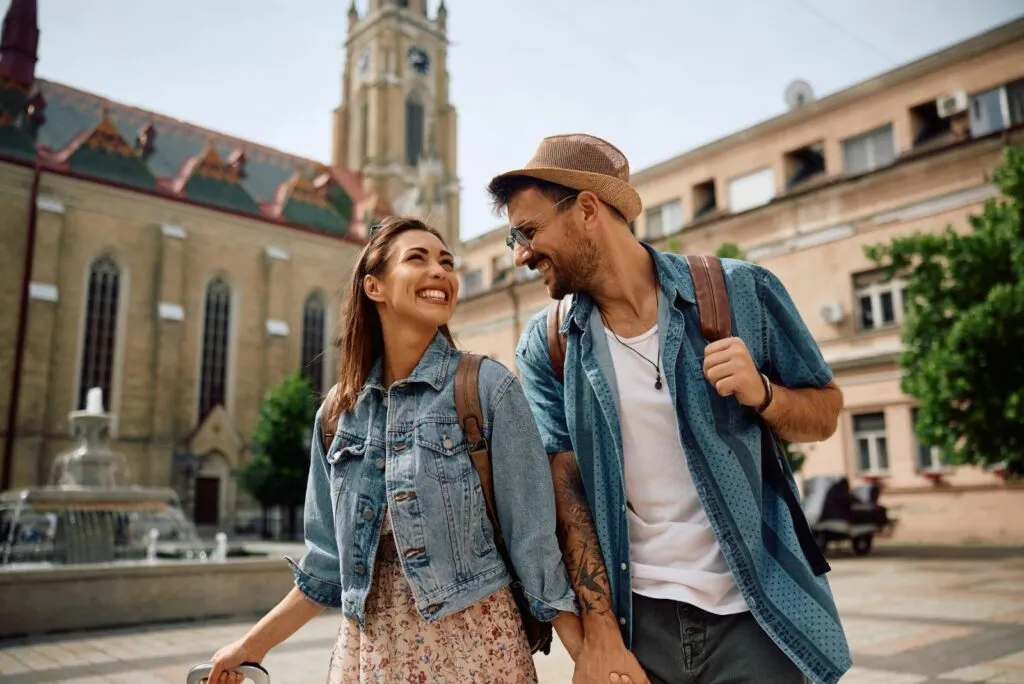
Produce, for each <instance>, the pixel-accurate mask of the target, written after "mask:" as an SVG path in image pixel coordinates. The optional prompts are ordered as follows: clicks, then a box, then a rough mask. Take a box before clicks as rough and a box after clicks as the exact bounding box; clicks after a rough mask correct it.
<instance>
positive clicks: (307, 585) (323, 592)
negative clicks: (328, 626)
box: [284, 556, 341, 608]
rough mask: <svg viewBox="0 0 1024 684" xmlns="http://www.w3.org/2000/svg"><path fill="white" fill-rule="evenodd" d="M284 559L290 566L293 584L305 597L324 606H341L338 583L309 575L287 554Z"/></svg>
mask: <svg viewBox="0 0 1024 684" xmlns="http://www.w3.org/2000/svg"><path fill="white" fill-rule="evenodd" d="M284 559H285V560H286V561H287V562H288V565H290V566H291V569H292V575H294V576H295V586H296V587H298V588H299V591H301V592H302V594H303V595H304V596H305V597H306V598H307V599H309V600H310V601H312V602H313V603H315V604H317V605H318V606H323V607H324V608H341V587H340V586H339V585H337V584H335V583H334V582H328V581H327V580H322V579H319V578H317V577H314V576H313V575H310V574H309V573H308V572H306V571H305V570H303V569H302V567H301V566H300V565H299V563H296V562H295V561H294V560H292V559H291V557H289V556H285V558H284Z"/></svg>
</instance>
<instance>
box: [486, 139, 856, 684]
mask: <svg viewBox="0 0 1024 684" xmlns="http://www.w3.org/2000/svg"><path fill="white" fill-rule="evenodd" d="M488 190H489V192H490V194H491V196H492V199H493V200H494V203H495V206H496V208H498V209H504V210H507V212H508V218H509V225H510V227H511V228H510V236H509V240H508V243H509V246H510V247H512V248H513V250H514V255H515V261H516V264H517V265H520V266H523V265H525V266H528V267H530V268H532V269H535V270H537V271H539V272H540V274H541V277H542V278H543V281H544V284H545V285H546V287H547V290H548V293H549V294H550V295H551V297H552V298H553V299H556V300H559V299H562V298H563V297H566V295H570V294H571V295H574V296H573V298H572V303H571V305H570V306H569V307H568V310H567V311H566V313H565V315H564V320H563V321H562V323H561V329H560V330H561V332H562V333H564V334H566V337H565V340H566V342H565V356H564V371H563V373H562V374H561V375H560V374H558V373H557V372H556V371H555V369H554V367H553V365H552V355H551V354H550V353H549V348H548V333H547V320H546V317H547V312H541V313H539V314H537V315H536V316H534V317H533V318H532V319H531V320H530V322H529V323H528V324H527V326H526V329H525V332H524V333H523V336H522V339H521V340H520V342H519V346H518V349H517V352H516V365H517V366H518V368H519V371H520V373H521V377H522V384H523V387H524V389H525V390H526V394H527V397H528V398H529V400H530V402H531V405H532V408H533V412H534V416H535V418H536V420H537V423H538V425H539V427H540V429H541V433H542V435H543V437H544V441H545V445H546V448H547V451H548V453H549V455H550V456H551V460H552V471H553V473H554V481H555V487H556V500H557V505H558V519H559V532H560V535H561V537H562V543H563V552H564V555H565V559H566V563H567V565H568V567H569V570H570V573H571V574H572V575H573V577H574V584H575V588H576V591H577V594H578V597H579V602H580V608H581V615H582V620H583V646H582V648H581V649H580V650H579V652H578V653H576V654H575V659H576V668H577V671H576V677H575V679H574V681H608V680H609V679H610V680H611V681H617V680H619V681H622V680H621V679H620V678H619V675H625V676H627V677H629V678H631V679H632V680H633V681H634V682H640V681H645V680H646V678H645V677H644V672H640V671H638V670H637V669H635V662H634V661H633V659H632V657H630V656H629V655H628V654H626V652H625V648H629V649H630V650H631V652H632V655H633V656H635V659H636V661H639V663H640V664H641V665H642V666H643V670H644V671H645V672H646V675H647V677H649V680H650V681H651V682H653V683H655V684H658V683H662V682H664V683H667V684H677V683H678V684H682V683H683V682H699V683H701V684H703V683H709V684H715V683H718V682H771V683H772V684H788V683H789V682H803V681H805V677H809V678H811V679H812V680H813V681H815V682H819V683H822V684H830V683H832V682H836V681H838V680H839V678H840V677H841V676H842V675H843V673H844V672H845V671H846V670H847V669H849V667H850V654H849V649H848V646H847V643H846V638H845V635H844V633H843V629H842V625H841V623H840V620H839V616H838V614H837V611H836V607H835V603H834V601H833V599H832V595H831V590H830V588H829V584H828V581H827V580H826V578H825V576H824V572H825V570H827V564H826V563H824V559H823V558H821V557H820V555H819V556H818V561H817V562H816V563H814V567H812V562H811V560H809V558H810V555H809V554H811V553H812V552H810V551H807V547H806V546H805V545H802V544H801V541H805V540H801V539H800V538H799V534H798V532H797V528H798V522H797V520H796V519H797V518H798V517H799V514H797V515H792V513H793V512H794V511H793V510H792V509H790V508H789V507H787V503H793V505H794V506H795V505H796V504H795V496H794V495H793V493H792V489H791V487H790V481H788V480H787V481H786V482H785V485H784V486H783V487H774V488H773V487H771V486H769V483H768V481H767V478H768V474H767V473H768V472H769V470H770V468H767V467H766V466H765V464H768V465H771V463H770V462H769V461H762V451H761V449H762V446H766V444H763V443H762V435H763V432H762V427H763V426H764V425H765V424H767V426H769V427H770V428H771V429H772V430H774V432H775V434H777V435H778V436H779V437H780V438H782V439H785V440H789V441H795V442H810V441H818V440H823V439H826V438H828V437H829V436H830V435H831V434H832V433H833V432H834V431H835V429H836V426H837V421H838V416H839V413H840V410H841V409H842V402H843V399H842V394H841V392H840V390H839V389H838V387H837V386H836V385H835V383H834V382H833V380H832V373H831V370H830V369H829V367H828V365H827V364H826V363H825V362H824V360H823V359H822V356H821V352H820V350H819V349H818V347H817V345H816V343H815V342H814V339H813V338H812V337H811V335H810V333H809V332H808V330H807V328H806V326H805V324H804V323H803V321H802V320H801V318H800V315H799V313H798V312H797V310H796V307H795V306H794V304H793V302H792V300H791V299H790V297H789V294H788V293H787V291H786V289H785V287H784V286H783V285H782V283H781V282H780V281H779V280H778V278H776V277H775V276H774V275H773V274H772V273H771V272H769V271H767V270H766V269H764V268H762V267H759V266H757V265H754V264H751V263H746V262H742V261H737V260H728V259H727V260H723V262H722V263H723V270H724V274H725V280H726V283H727V285H728V292H729V299H730V301H731V307H732V313H733V321H732V329H733V330H734V331H735V333H734V335H735V336H734V337H728V338H726V339H723V340H719V341H716V342H714V343H711V344H708V343H707V342H706V341H705V340H704V338H703V337H702V335H701V327H700V324H699V321H700V319H699V317H698V310H697V306H696V304H697V299H696V293H695V288H694V281H693V278H691V275H690V270H689V268H688V266H687V262H686V260H685V259H684V258H682V257H680V256H678V255H675V254H666V253H661V252H658V251H656V250H654V249H652V248H651V247H650V246H648V245H646V244H643V243H641V242H639V241H637V239H636V238H635V237H634V236H633V234H632V232H631V231H630V228H629V222H630V221H632V220H634V219H635V218H636V217H637V216H638V215H639V214H640V212H641V209H642V206H641V201H640V197H639V195H638V194H637V192H636V190H635V189H633V188H632V187H631V186H630V185H629V164H628V162H627V160H626V158H625V156H624V155H623V154H622V152H621V151H619V150H618V149H617V148H616V147H615V146H613V145H612V144H611V143H608V142H607V141H604V140H601V139H600V138H596V137H593V136H589V135H580V134H573V135H559V136H552V137H549V138H545V139H544V140H543V141H542V142H541V144H540V146H539V147H538V149H537V151H536V153H535V154H534V156H533V159H531V160H530V162H529V163H528V164H527V166H526V167H525V168H523V169H519V170H516V171H511V172H508V173H505V174H502V175H500V176H497V177H496V178H494V179H493V180H492V181H491V183H490V186H489V188H488ZM762 373H763V375H762ZM765 453H768V452H765ZM772 458H775V456H774V455H773V456H772ZM774 467H777V468H778V467H780V465H779V463H778V462H777V461H776V462H775V464H774ZM779 472H781V471H779ZM782 490H789V493H788V494H780V493H779V492H781V491H782ZM786 496H788V497H789V500H784V499H786ZM804 531H808V530H806V528H805V530H804ZM624 647H625V648H624Z"/></svg>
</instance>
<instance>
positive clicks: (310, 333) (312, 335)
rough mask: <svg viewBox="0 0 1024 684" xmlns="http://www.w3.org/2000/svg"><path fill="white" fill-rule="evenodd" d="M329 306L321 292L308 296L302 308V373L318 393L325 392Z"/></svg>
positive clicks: (320, 394)
mask: <svg viewBox="0 0 1024 684" xmlns="http://www.w3.org/2000/svg"><path fill="white" fill-rule="evenodd" d="M326 312H327V307H326V306H325V305H324V298H323V297H322V296H321V295H320V294H319V293H314V294H311V295H310V296H309V297H307V298H306V304H305V306H304V307H303V310H302V374H303V375H304V376H305V377H306V378H307V379H308V380H309V384H310V385H312V386H313V391H314V392H315V393H316V395H317V396H318V397H319V396H322V395H323V392H324V330H325V320H326Z"/></svg>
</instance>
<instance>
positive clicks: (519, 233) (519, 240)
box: [505, 195, 578, 249]
mask: <svg viewBox="0 0 1024 684" xmlns="http://www.w3.org/2000/svg"><path fill="white" fill-rule="evenodd" d="M577 196H578V195H570V196H568V197H563V198H562V199H560V200H558V201H557V202H555V203H554V204H553V205H551V206H550V207H548V208H547V209H546V210H544V211H543V212H541V214H538V216H540V215H542V214H545V213H549V212H553V211H556V210H557V209H558V206H559V205H560V204H562V203H563V202H568V201H569V200H575V199H576V197H577ZM536 218H537V217H536V216H535V217H534V218H532V219H530V220H529V221H523V223H521V224H519V225H516V226H509V229H508V235H507V236H506V237H505V246H506V247H508V248H509V249H515V248H516V245H517V244H518V245H519V246H520V247H522V248H524V249H533V245H532V244H531V242H530V238H528V237H526V235H525V234H524V233H523V229H522V227H521V226H522V225H523V224H525V223H531V222H533V221H535V220H536Z"/></svg>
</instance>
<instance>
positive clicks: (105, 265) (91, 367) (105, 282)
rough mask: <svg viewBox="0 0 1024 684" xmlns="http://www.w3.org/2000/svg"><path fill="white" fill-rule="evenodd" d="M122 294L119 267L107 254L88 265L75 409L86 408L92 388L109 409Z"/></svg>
mask: <svg viewBox="0 0 1024 684" xmlns="http://www.w3.org/2000/svg"><path fill="white" fill-rule="evenodd" d="M120 293H121V269H120V268H119V267H118V265H117V262H115V261H114V260H113V259H112V258H111V257H109V256H103V257H100V258H99V259H97V260H96V261H94V262H93V263H92V265H91V266H90V267H89V286H88V291H87V293H86V297H87V299H86V302H85V329H84V330H83V340H82V363H81V372H80V375H79V380H78V401H77V404H76V408H78V409H84V408H85V395H86V393H87V392H88V391H89V390H90V389H91V388H93V387H99V388H100V389H102V390H103V404H104V408H105V409H106V410H108V411H109V410H110V404H111V389H112V387H111V386H112V379H113V377H114V352H115V351H116V347H117V304H118V299H119V296H120Z"/></svg>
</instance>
